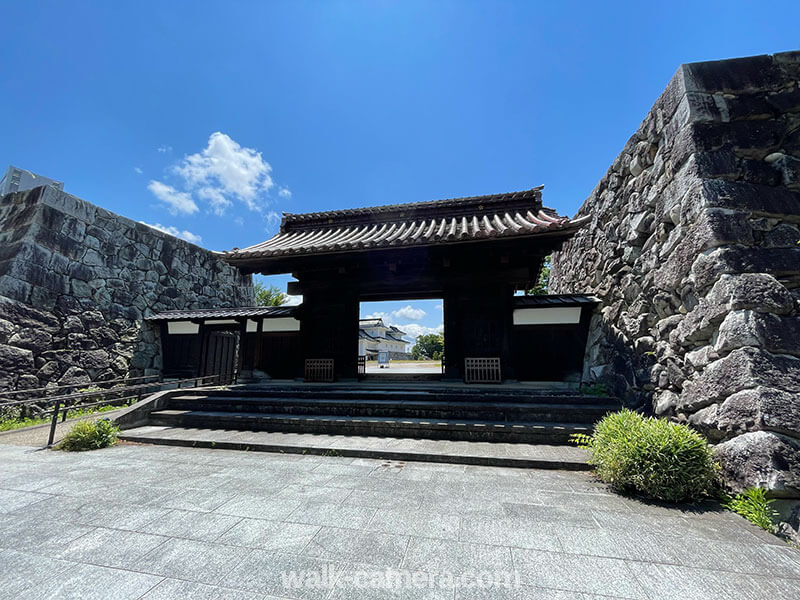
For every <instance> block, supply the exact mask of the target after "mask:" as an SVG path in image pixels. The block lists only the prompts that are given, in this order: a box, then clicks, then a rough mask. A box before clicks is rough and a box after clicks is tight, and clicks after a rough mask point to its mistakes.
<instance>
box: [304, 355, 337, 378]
mask: <svg viewBox="0 0 800 600" xmlns="http://www.w3.org/2000/svg"><path fill="white" fill-rule="evenodd" d="M305 379H306V381H326V382H330V381H333V379H334V375H333V359H332V358H307V359H306V369H305Z"/></svg>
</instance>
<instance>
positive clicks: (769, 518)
mask: <svg viewBox="0 0 800 600" xmlns="http://www.w3.org/2000/svg"><path fill="white" fill-rule="evenodd" d="M773 502H774V500H772V499H770V498H767V491H766V490H765V489H764V488H748V489H746V490H745V491H744V492H742V493H741V494H736V495H735V496H728V497H726V498H724V499H723V502H722V505H723V506H724V507H725V508H727V509H728V510H732V511H733V512H735V513H736V514H737V515H741V516H742V517H744V518H745V519H747V520H748V521H750V522H751V523H752V524H753V525H758V526H759V527H761V529H763V530H765V531H769V532H770V533H775V517H777V516H778V513H777V512H776V511H775V510H773V508H772V506H770V505H771V504H772V503H773Z"/></svg>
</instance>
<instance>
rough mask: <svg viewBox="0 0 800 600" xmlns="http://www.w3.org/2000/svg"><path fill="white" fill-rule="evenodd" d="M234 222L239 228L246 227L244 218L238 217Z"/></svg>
mask: <svg viewBox="0 0 800 600" xmlns="http://www.w3.org/2000/svg"><path fill="white" fill-rule="evenodd" d="M233 222H234V223H236V224H237V225H238V226H239V227H242V226H243V225H244V219H243V218H242V217H236V218H235V219H234V220H233Z"/></svg>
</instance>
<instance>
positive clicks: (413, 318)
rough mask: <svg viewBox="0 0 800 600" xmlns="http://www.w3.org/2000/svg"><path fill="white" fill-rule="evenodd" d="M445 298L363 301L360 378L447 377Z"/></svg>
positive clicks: (360, 316)
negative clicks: (444, 360)
mask: <svg viewBox="0 0 800 600" xmlns="http://www.w3.org/2000/svg"><path fill="white" fill-rule="evenodd" d="M443 316H444V303H443V301H442V300H441V299H425V300H413V299H411V300H402V301H395V300H392V301H384V302H361V303H360V306H359V322H358V357H359V358H358V375H359V378H362V379H381V380H387V379H401V380H437V379H441V377H442V374H443V364H444V363H443V359H444V335H443V332H444V325H443V323H444V320H443Z"/></svg>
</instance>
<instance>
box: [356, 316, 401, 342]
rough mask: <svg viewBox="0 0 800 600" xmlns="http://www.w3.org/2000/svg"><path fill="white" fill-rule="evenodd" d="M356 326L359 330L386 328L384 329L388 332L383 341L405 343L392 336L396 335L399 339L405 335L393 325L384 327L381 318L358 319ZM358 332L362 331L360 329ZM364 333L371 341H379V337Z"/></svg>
mask: <svg viewBox="0 0 800 600" xmlns="http://www.w3.org/2000/svg"><path fill="white" fill-rule="evenodd" d="M358 326H359V328H363V327H386V329H388V330H389V331H387V332H386V338H385V339H390V340H395V341H397V342H405V340H401V339H398V338H396V337H394V336H396V335H398V334H399V335H400V336H401V337H402V336H404V335H407V334H406V332H405V331H401V330H400V329H398V328H397V327H395V326H394V325H386V324H385V323H384V322H383V319H381V318H377V319H359V320H358ZM360 331H362V330H361V329H360ZM364 333H365V334H366V335H367V336H368V337H370V338H372V339H373V340H377V339H381V338H379V337H376V336H373V335H370V334H367V333H366V332H364Z"/></svg>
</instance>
